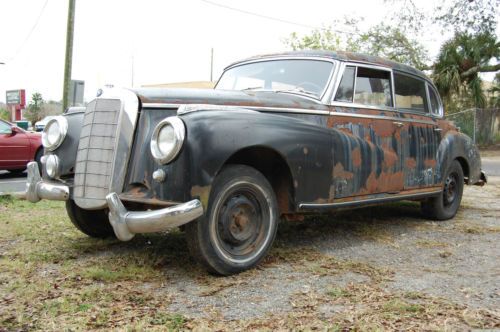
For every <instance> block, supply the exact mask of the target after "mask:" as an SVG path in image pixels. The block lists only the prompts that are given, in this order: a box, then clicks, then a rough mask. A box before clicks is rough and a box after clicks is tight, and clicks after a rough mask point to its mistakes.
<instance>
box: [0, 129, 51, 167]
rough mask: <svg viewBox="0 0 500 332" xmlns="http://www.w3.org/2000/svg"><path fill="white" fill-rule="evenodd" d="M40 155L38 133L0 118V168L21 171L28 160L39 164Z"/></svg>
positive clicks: (40, 142) (40, 137)
mask: <svg viewBox="0 0 500 332" xmlns="http://www.w3.org/2000/svg"><path fill="white" fill-rule="evenodd" d="M42 155H43V146H42V135H41V134H40V133H31V132H28V131H25V130H24V129H21V128H19V127H17V126H15V125H14V124H12V123H9V122H7V121H3V120H0V170H8V171H10V172H15V173H18V172H19V173H21V172H23V171H24V170H25V169H26V164H27V163H28V162H30V161H33V160H35V161H36V162H38V164H40V158H41V157H42Z"/></svg>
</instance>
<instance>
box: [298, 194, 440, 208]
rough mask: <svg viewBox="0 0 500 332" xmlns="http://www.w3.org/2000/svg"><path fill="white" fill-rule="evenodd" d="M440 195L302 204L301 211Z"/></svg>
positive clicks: (406, 195)
mask: <svg viewBox="0 0 500 332" xmlns="http://www.w3.org/2000/svg"><path fill="white" fill-rule="evenodd" d="M440 193H442V190H435V191H429V192H425V193H417V194H403V195H392V196H384V197H379V198H369V199H361V200H355V201H348V202H339V203H325V204H319V203H300V204H299V209H317V208H322V209H329V208H332V209H333V208H341V207H349V206H353V205H358V204H370V203H382V202H387V201H391V200H404V199H406V198H422V197H427V196H435V195H439V194H440ZM387 195H390V194H387Z"/></svg>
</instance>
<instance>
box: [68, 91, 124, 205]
mask: <svg viewBox="0 0 500 332" xmlns="http://www.w3.org/2000/svg"><path fill="white" fill-rule="evenodd" d="M120 108H121V101H120V100H119V99H97V100H94V101H92V102H91V103H89V105H88V106H87V110H86V111H85V115H84V118H83V123H82V130H81V133H80V142H79V145H78V152H77V156H76V164H75V180H74V188H73V198H74V199H75V202H76V203H77V204H78V205H79V206H80V207H82V208H100V207H104V206H105V204H106V195H107V194H108V193H109V187H110V182H111V173H112V167H113V165H112V164H113V158H114V154H115V151H114V149H115V146H116V131H117V122H118V117H119V113H120Z"/></svg>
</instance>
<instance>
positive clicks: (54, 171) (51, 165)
mask: <svg viewBox="0 0 500 332" xmlns="http://www.w3.org/2000/svg"><path fill="white" fill-rule="evenodd" d="M45 172H47V175H48V176H49V177H50V178H52V179H53V178H56V177H58V176H59V158H57V156H56V155H54V154H50V155H48V156H47V158H46V159H45Z"/></svg>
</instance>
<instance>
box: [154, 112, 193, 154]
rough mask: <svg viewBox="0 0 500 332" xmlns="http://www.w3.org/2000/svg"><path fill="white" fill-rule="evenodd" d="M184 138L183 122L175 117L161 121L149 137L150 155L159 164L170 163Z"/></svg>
mask: <svg viewBox="0 0 500 332" xmlns="http://www.w3.org/2000/svg"><path fill="white" fill-rule="evenodd" d="M185 136H186V128H185V127H184V122H182V120H181V119H179V118H178V117H176V116H172V117H169V118H166V119H164V120H162V121H161V122H160V123H158V125H157V126H156V128H155V129H154V131H153V135H152V136H151V144H150V146H151V154H152V155H153V158H154V159H155V160H156V161H157V162H158V163H160V164H167V163H169V162H171V161H172V160H173V159H174V158H175V157H176V156H177V154H178V153H179V151H180V150H181V148H182V143H183V142H184V138H185Z"/></svg>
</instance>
